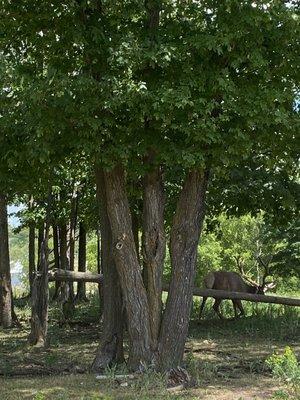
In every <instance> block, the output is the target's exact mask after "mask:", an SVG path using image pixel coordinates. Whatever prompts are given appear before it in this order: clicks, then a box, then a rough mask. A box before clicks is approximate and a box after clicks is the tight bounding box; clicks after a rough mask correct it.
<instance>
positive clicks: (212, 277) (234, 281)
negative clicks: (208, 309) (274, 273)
mask: <svg viewBox="0 0 300 400" xmlns="http://www.w3.org/2000/svg"><path fill="white" fill-rule="evenodd" d="M258 261H259V263H260V264H261V265H262V266H263V268H264V274H263V277H262V280H261V284H259V283H257V282H255V281H253V280H251V279H249V278H248V277H247V276H246V275H245V273H244V269H243V265H242V263H241V262H240V261H239V260H237V265H238V268H239V271H240V273H241V275H240V274H238V273H237V272H230V271H212V272H210V273H209V274H207V275H206V276H205V278H204V286H205V288H206V289H215V290H225V291H228V292H241V293H252V294H262V295H264V294H265V291H266V290H267V289H271V288H274V287H275V284H274V283H272V282H269V283H267V282H266V278H267V276H268V275H270V268H269V267H268V264H269V263H268V264H266V263H265V262H263V260H262V259H261V257H259V259H258ZM245 281H247V283H246V282H245ZM206 300H207V297H203V301H202V304H201V307H200V312H199V319H200V318H201V315H202V311H203V309H204V306H205V302H206ZM222 300H223V299H215V302H214V305H213V309H214V311H215V312H216V313H217V315H218V316H219V317H220V318H221V319H223V316H222V314H221V312H220V309H219V307H220V304H221V302H222ZM232 303H233V309H234V316H235V318H238V317H239V316H243V315H245V311H244V308H243V305H242V302H241V300H238V299H234V300H232ZM238 310H239V311H240V314H239V315H238Z"/></svg>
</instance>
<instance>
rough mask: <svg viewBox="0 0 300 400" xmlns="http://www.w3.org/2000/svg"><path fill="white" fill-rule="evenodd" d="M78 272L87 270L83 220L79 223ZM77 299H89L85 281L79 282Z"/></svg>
mask: <svg viewBox="0 0 300 400" xmlns="http://www.w3.org/2000/svg"><path fill="white" fill-rule="evenodd" d="M78 272H86V230H85V226H84V223H83V222H80V223H79V244H78ZM76 299H77V300H80V301H87V297H86V284H85V282H78V284H77V295H76Z"/></svg>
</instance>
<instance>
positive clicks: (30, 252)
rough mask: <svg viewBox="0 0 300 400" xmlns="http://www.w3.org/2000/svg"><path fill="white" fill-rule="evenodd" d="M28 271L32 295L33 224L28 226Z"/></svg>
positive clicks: (33, 263) (33, 270)
mask: <svg viewBox="0 0 300 400" xmlns="http://www.w3.org/2000/svg"><path fill="white" fill-rule="evenodd" d="M28 270H29V295H30V297H31V295H32V285H33V280H34V273H35V271H36V269H35V224H34V222H30V224H29V237H28Z"/></svg>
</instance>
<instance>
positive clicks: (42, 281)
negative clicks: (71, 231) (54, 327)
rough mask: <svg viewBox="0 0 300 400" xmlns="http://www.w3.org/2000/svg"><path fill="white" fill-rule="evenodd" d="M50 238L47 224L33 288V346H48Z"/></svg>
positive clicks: (31, 334)
mask: <svg viewBox="0 0 300 400" xmlns="http://www.w3.org/2000/svg"><path fill="white" fill-rule="evenodd" d="M48 238H49V225H48V223H47V222H46V223H45V225H44V229H43V239H42V243H41V247H40V257H39V258H40V265H39V267H38V272H37V273H36V274H35V278H34V282H33V288H32V298H31V302H32V311H31V332H30V335H29V343H30V344H31V345H38V346H46V345H47V331H48V303H49V290H48V267H49V262H48V256H49V250H48Z"/></svg>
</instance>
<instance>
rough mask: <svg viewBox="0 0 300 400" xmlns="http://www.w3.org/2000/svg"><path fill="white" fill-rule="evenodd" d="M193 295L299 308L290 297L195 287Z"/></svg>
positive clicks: (296, 301) (299, 304)
mask: <svg viewBox="0 0 300 400" xmlns="http://www.w3.org/2000/svg"><path fill="white" fill-rule="evenodd" d="M193 295H194V296H200V297H213V298H215V299H230V300H234V299H239V300H246V301H252V302H254V303H270V304H283V305H286V306H297V307H300V299H296V298H290V297H280V296H268V295H262V294H250V293H241V292H227V291H225V290H213V289H199V288H197V287H194V290H193Z"/></svg>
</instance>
